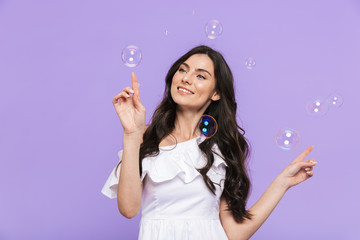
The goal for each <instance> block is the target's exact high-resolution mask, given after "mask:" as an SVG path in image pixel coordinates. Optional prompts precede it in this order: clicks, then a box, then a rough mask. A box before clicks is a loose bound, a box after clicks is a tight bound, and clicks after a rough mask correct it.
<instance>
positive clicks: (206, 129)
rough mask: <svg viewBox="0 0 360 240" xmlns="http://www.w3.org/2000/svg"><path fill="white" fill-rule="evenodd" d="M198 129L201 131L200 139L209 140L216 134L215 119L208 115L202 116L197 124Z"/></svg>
mask: <svg viewBox="0 0 360 240" xmlns="http://www.w3.org/2000/svg"><path fill="white" fill-rule="evenodd" d="M199 128H200V130H201V135H200V137H202V138H211V137H212V136H214V135H215V133H216V132H217V128H218V126H217V122H216V120H215V118H213V117H212V116H210V115H202V116H201V119H200V123H199Z"/></svg>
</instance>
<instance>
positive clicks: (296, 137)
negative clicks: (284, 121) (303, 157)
mask: <svg viewBox="0 0 360 240" xmlns="http://www.w3.org/2000/svg"><path fill="white" fill-rule="evenodd" d="M275 143H276V145H277V146H278V147H280V148H281V149H283V150H291V149H294V148H296V147H297V146H298V145H299V143H300V134H299V132H298V131H297V130H295V129H293V128H289V127H283V128H280V129H279V130H278V131H277V132H276V134H275Z"/></svg>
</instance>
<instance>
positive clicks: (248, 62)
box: [245, 57, 255, 69]
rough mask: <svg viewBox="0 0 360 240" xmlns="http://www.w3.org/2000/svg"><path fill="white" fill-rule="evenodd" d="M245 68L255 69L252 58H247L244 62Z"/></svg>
mask: <svg viewBox="0 0 360 240" xmlns="http://www.w3.org/2000/svg"><path fill="white" fill-rule="evenodd" d="M245 66H246V67H247V69H252V68H253V67H255V59H253V58H252V57H249V58H247V59H246V60H245Z"/></svg>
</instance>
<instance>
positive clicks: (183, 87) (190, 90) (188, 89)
mask: <svg viewBox="0 0 360 240" xmlns="http://www.w3.org/2000/svg"><path fill="white" fill-rule="evenodd" d="M180 88H183V89H185V90H187V91H189V92H191V93H192V94H194V92H192V91H191V90H190V89H187V88H184V87H178V88H177V89H180Z"/></svg>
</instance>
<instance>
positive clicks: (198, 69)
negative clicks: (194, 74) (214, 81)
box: [180, 62, 211, 76]
mask: <svg viewBox="0 0 360 240" xmlns="http://www.w3.org/2000/svg"><path fill="white" fill-rule="evenodd" d="M181 65H185V66H186V67H188V68H190V66H189V64H187V63H185V62H183V63H181V64H180V66H181ZM195 71H198V72H207V73H208V74H209V75H210V76H211V74H210V73H209V72H208V71H206V70H205V69H201V68H197V69H195Z"/></svg>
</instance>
